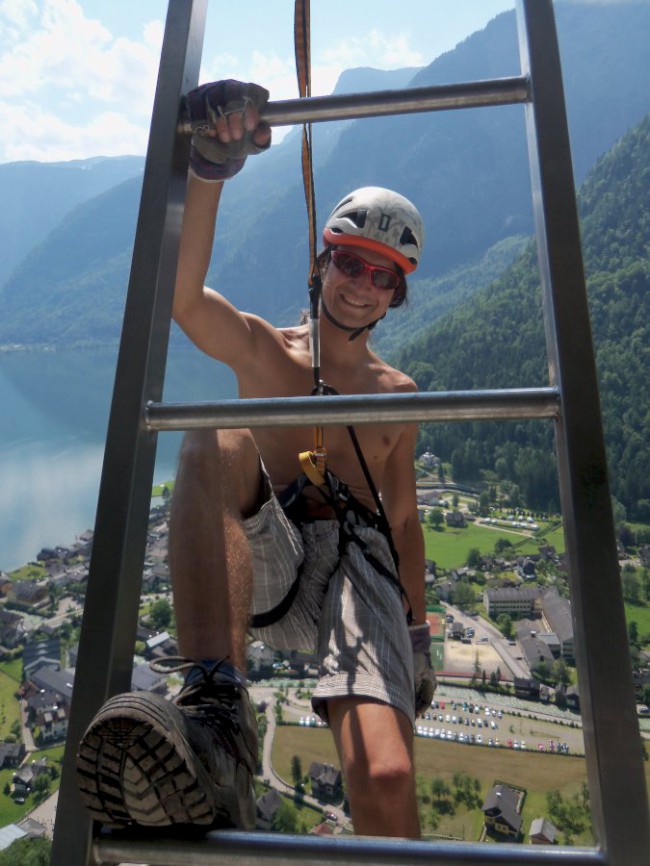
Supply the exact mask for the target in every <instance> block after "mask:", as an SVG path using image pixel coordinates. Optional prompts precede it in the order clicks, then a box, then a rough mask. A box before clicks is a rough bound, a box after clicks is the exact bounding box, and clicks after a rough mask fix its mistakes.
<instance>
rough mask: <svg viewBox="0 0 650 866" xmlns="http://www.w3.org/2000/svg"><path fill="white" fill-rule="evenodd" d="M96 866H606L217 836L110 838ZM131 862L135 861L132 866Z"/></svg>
mask: <svg viewBox="0 0 650 866" xmlns="http://www.w3.org/2000/svg"><path fill="white" fill-rule="evenodd" d="M94 850H95V854H96V857H97V861H98V862H105V861H110V862H118V863H133V862H138V863H147V866H203V864H214V863H219V864H220V866H228V864H230V866H259V864H260V863H262V862H263V863H273V864H281V866H292V864H300V866H302V864H303V863H309V864H322V866H330V864H335V866H359V864H363V863H368V864H372V866H434V864H436V866H553V864H556V866H557V863H558V862H562V863H563V864H564V866H606V860H605V857H604V854H603V852H602V851H598V850H597V849H596V848H565V847H561V846H557V845H554V846H544V845H517V844H514V843H500V844H498V845H487V844H485V843H480V842H450V841H447V840H445V839H436V841H435V842H424V841H421V840H418V841H415V840H404V839H390V838H381V839H380V838H370V837H354V838H353V837H350V838H344V837H341V836H338V837H336V838H334V839H323V838H321V837H318V836H297V835H284V834H278V833H260V832H259V831H258V832H254V833H238V832H237V831H232V830H220V831H214V832H212V833H208V834H207V835H206V836H204V837H201V838H198V839H197V838H193V839H192V838H188V839H183V840H178V839H165V838H161V837H160V836H158V837H156V836H154V835H150V836H147V837H146V838H143V837H139V838H138V839H133V837H131V838H129V837H128V836H125V835H121V834H118V833H116V832H111V833H107V834H104V835H102V836H100V837H99V838H98V839H97V840H96V841H95V844H94ZM134 857H136V858H137V860H135V861H134V859H133V858H134Z"/></svg>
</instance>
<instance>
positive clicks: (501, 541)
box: [494, 538, 513, 556]
mask: <svg viewBox="0 0 650 866" xmlns="http://www.w3.org/2000/svg"><path fill="white" fill-rule="evenodd" d="M504 550H507V551H508V552H510V551H511V550H513V545H512V541H510V539H508V538H497V540H496V541H495V542H494V552H495V553H496V555H497V556H500V555H501V554H502V553H503V552H504Z"/></svg>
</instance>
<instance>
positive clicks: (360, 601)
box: [78, 82, 435, 837]
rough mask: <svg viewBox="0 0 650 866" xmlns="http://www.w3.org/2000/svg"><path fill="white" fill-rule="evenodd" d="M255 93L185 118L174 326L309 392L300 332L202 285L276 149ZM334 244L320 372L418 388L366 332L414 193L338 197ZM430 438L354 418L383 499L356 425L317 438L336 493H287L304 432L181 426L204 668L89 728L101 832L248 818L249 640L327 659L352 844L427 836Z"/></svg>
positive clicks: (182, 585) (89, 768) (185, 607)
mask: <svg viewBox="0 0 650 866" xmlns="http://www.w3.org/2000/svg"><path fill="white" fill-rule="evenodd" d="M260 90H261V89H259V88H256V87H255V86H254V85H241V84H239V83H237V82H225V83H224V82H220V83H216V84H214V85H204V86H203V87H202V88H198V89H197V91H193V92H192V94H190V96H189V99H188V107H189V111H190V114H191V116H192V118H193V119H194V118H195V116H198V117H199V119H200V118H201V117H203V116H207V118H208V120H209V122H208V123H207V124H206V126H208V129H207V130H204V131H203V134H202V135H201V136H200V137H199V136H195V141H194V144H193V151H192V159H191V170H190V176H189V181H188V191H187V200H186V206H185V213H184V221H183V230H182V238H181V248H180V258H179V266H178V275H177V283H176V291H175V297H174V311H173V314H174V318H175V320H176V321H177V322H178V324H179V325H180V326H181V328H183V330H184V331H185V332H186V333H187V334H188V335H189V337H190V338H191V339H192V340H193V342H194V343H195V344H196V345H197V346H198V347H199V348H200V349H201V350H203V351H204V352H206V353H207V354H208V355H211V356H212V357H214V358H216V359H218V360H220V361H223V362H224V363H226V364H228V365H229V366H230V367H231V368H232V369H233V370H234V371H235V373H236V375H237V381H238V386H239V394H240V396H241V397H244V398H262V397H290V396H305V395H308V394H309V393H310V392H311V389H312V386H313V374H312V359H311V353H310V344H309V327H308V325H299V326H297V327H293V328H282V329H278V328H275V327H273V326H272V325H270V324H269V323H268V322H266V321H264V320H263V319H261V318H259V317H258V316H254V315H251V314H248V313H243V312H241V311H239V310H237V309H236V308H235V307H234V306H233V305H232V304H230V303H229V302H228V301H227V300H226V299H225V298H224V297H223V296H222V295H221V294H218V293H217V292H214V291H212V290H211V289H208V288H206V287H204V280H205V276H206V273H207V270H208V266H209V263H210V258H211V254H212V245H213V239H214V231H215V224H216V216H217V210H218V205H219V198H220V195H221V191H222V188H223V181H224V180H225V179H227V178H228V177H230V176H232V174H234V173H235V172H236V171H238V170H239V169H240V168H241V167H242V166H243V161H244V159H245V157H246V155H247V154H248V153H251V152H256V151H259V150H262V149H265V147H266V146H268V143H269V141H270V129H269V128H268V126H267V125H265V124H264V123H261V122H260V117H259V109H260V107H261V106H262V105H263V103H264V95H262V96H260ZM262 93H263V94H264V93H265V92H262ZM206 145H207V146H206ZM212 145H214V148H215V150H212V149H211V147H212ZM242 148H244V150H243V152H242ZM224 151H225V156H224ZM242 153H243V155H242ZM233 154H234V156H233ZM323 239H324V244H325V249H324V251H323V253H321V256H320V257H319V263H320V265H321V273H322V278H323V285H322V310H323V313H324V315H323V316H321V319H320V322H321V325H320V327H321V350H320V352H321V354H320V359H321V375H322V379H323V380H324V382H326V383H327V385H328V386H329V387H330V388H333V389H335V390H336V391H337V392H338V393H340V394H378V393H396V392H400V393H406V392H411V391H414V390H415V385H414V383H413V382H412V381H411V379H409V378H408V377H407V376H405V375H404V374H403V373H401V372H399V371H398V370H395V369H393V368H391V367H389V366H388V365H387V364H386V363H384V362H383V361H382V360H381V359H380V358H379V357H378V356H377V355H376V354H375V353H374V352H373V351H372V350H371V349H370V348H369V346H368V336H369V331H370V330H371V328H372V327H374V325H375V324H376V322H377V321H378V320H379V319H381V318H382V317H383V316H384V315H385V314H386V312H387V310H388V308H389V307H390V306H399V304H401V303H402V302H403V300H404V298H405V294H406V282H405V279H404V273H405V272H410V271H413V270H414V269H415V267H416V266H417V262H418V260H419V256H420V252H421V245H422V226H421V221H420V217H419V214H418V213H417V211H416V209H415V208H414V206H413V205H412V204H411V203H410V202H409V201H408V200H406V199H404V198H403V197H402V196H399V195H398V194H396V193H393V192H391V191H390V190H385V189H381V188H376V187H366V188H364V189H361V190H357V191H355V192H354V193H351V194H350V196H348V197H346V199H344V200H343V201H342V202H341V203H339V205H337V207H336V208H335V209H334V211H333V212H332V214H331V215H330V217H329V219H328V221H327V223H326V226H325V229H324V233H323ZM323 399H327V398H325V397H324V398H323ZM416 433H417V428H416V425H413V424H385V425H366V424H363V425H360V426H359V428H358V430H357V433H356V435H357V437H358V443H359V445H360V448H361V452H362V454H363V455H364V457H365V461H366V463H367V469H368V470H369V472H370V475H371V477H372V480H373V481H374V485H375V487H376V489H377V490H378V491H379V492H380V494H381V500H380V501H378V500H377V497H376V496H373V493H372V491H371V490H370V489H369V484H368V482H367V480H366V477H365V475H364V471H363V468H362V465H361V462H360V459H359V456H358V454H357V452H356V450H355V448H354V444H353V441H352V438H351V435H350V433H349V430H348V429H346V428H344V427H343V428H338V427H326V428H325V444H326V448H327V472H326V473H325V480H326V481H328V482H329V483H325V484H323V485H322V486H320V485H318V484H315V485H310V484H307V485H303V484H298V485H296V483H295V482H296V477H297V476H299V477H300V478H301V480H302V481H303V482H304V481H305V476H304V475H301V472H300V464H299V459H298V455H299V454H301V453H302V452H309V451H310V449H311V448H312V446H313V430H312V429H306V428H297V427H288V428H287V427H285V428H277V427H275V428H256V429H254V430H253V431H249V430H219V431H214V430H205V431H194V432H191V433H188V434H187V436H186V437H185V440H184V444H183V448H182V451H181V458H180V465H179V472H178V476H177V481H176V488H175V491H174V499H173V504H172V520H171V529H170V551H169V552H170V569H171V574H172V580H173V590H174V608H175V614H176V624H177V629H178V640H179V649H180V652H181V654H182V656H183V657H185V658H186V659H188V660H190V661H189V662H188V663H187V665H186V666H185V667H186V670H187V675H186V680H185V686H184V688H183V689H182V690H181V693H180V695H179V697H177V698H176V699H175V700H174V702H169V701H165V700H163V699H161V698H159V697H157V696H155V695H150V694H148V693H137V694H131V695H119V696H117V697H115V698H112V699H111V700H110V701H109V702H108V703H107V704H106V705H105V706H104V707H103V708H102V710H100V712H99V713H98V715H97V716H96V717H95V719H94V720H93V722H92V723H91V725H90V727H89V729H88V731H87V732H86V734H85V735H84V738H83V740H82V743H81V745H80V750H79V764H78V780H79V787H80V791H81V794H82V797H83V799H84V801H85V803H86V805H87V806H88V807H89V808H90V809H91V811H92V813H93V815H94V816H95V817H96V818H97V819H98V820H100V821H102V822H103V823H105V824H109V825H113V826H124V825H128V824H133V823H135V824H141V825H146V826H164V825H169V824H179V823H180V824H183V823H191V824H199V825H205V826H206V827H214V826H236V827H241V828H244V829H250V828H252V827H253V826H254V823H255V799H254V794H253V789H252V777H253V774H254V772H255V770H256V764H257V729H256V723H255V719H254V715H253V713H252V710H251V707H250V703H249V700H248V695H247V692H246V688H245V682H246V681H245V671H246V642H247V635H248V634H251V633H252V634H253V635H254V636H255V637H257V638H259V639H261V640H263V641H264V642H265V643H268V644H269V645H271V646H273V647H275V648H277V649H281V650H282V649H291V648H293V649H304V650H313V651H317V653H318V659H319V681H318V686H317V688H316V690H315V692H314V696H313V707H314V710H315V711H316V712H318V713H319V714H320V715H321V716H322V717H323V718H324V719H325V720H326V721H327V722H328V724H329V726H330V728H331V730H332V733H333V736H334V740H335V744H336V748H337V750H338V754H339V758H340V761H341V766H342V770H343V774H344V779H345V784H346V788H347V792H348V797H349V803H350V809H351V814H352V820H353V823H354V827H355V831H356V832H357V833H359V834H365V835H391V836H405V837H417V836H418V835H419V822H418V816H417V804H416V797H415V778H414V770H413V754H412V745H413V721H414V717H415V713H416V711H419V710H421V709H424V707H425V706H428V705H429V703H430V701H431V698H432V696H433V689H434V686H435V677H434V676H433V672H432V670H431V665H430V659H429V642H430V636H429V629H428V625H427V624H426V618H425V603H424V545H423V537H422V531H421V527H420V523H419V519H418V513H417V508H416V498H415V475H414V465H413V457H414V453H413V452H414V447H415V441H416ZM338 479H340V480H341V481H343V482H345V484H340V483H339V481H338ZM316 480H317V481H318V479H316ZM279 500H280V501H279ZM289 500H293V501H289ZM280 502H281V504H280ZM382 510H383V512H384V513H383V515H382V513H381V512H382ZM391 537H392V543H391V540H390V539H391ZM394 554H395V556H394ZM395 559H397V560H398V562H399V571H398V570H397V566H396V563H395ZM407 611H408V615H407ZM97 779H99V780H100V781H99V782H97V781H94V780H97Z"/></svg>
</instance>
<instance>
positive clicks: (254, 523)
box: [244, 494, 415, 721]
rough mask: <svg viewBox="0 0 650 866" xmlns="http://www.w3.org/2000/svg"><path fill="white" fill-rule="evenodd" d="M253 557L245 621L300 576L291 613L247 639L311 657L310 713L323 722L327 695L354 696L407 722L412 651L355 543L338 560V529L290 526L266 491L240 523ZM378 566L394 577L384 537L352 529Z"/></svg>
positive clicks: (388, 591)
mask: <svg viewBox="0 0 650 866" xmlns="http://www.w3.org/2000/svg"><path fill="white" fill-rule="evenodd" d="M244 531H245V533H246V537H247V539H248V543H249V545H250V548H251V553H252V557H253V568H254V575H255V577H254V589H253V605H252V614H260V613H265V612H267V611H269V610H272V609H273V608H274V607H276V605H278V604H279V603H280V602H281V601H282V599H283V598H284V597H285V596H286V594H287V593H288V592H289V590H290V589H291V587H292V585H293V583H294V581H295V579H296V575H297V574H298V569H301V575H300V579H299V583H298V589H297V593H296V596H295V598H294V600H293V602H292V604H291V607H290V608H289V609H288V611H287V612H286V613H285V614H284V616H283V617H282V618H281V619H279V620H278V621H277V622H274V623H272V624H271V625H267V626H265V627H262V628H254V629H251V634H252V635H253V636H254V637H255V638H256V639H258V640H261V641H262V642H263V643H266V644H268V645H269V646H271V647H273V648H274V649H277V650H306V651H308V652H315V653H316V654H317V658H318V671H319V679H318V685H317V687H316V690H315V691H314V694H313V697H312V705H313V707H314V711H315V712H317V713H319V715H321V716H322V717H323V718H324V719H326V718H327V706H326V702H327V700H328V699H329V698H336V697H349V696H359V697H367V698H369V699H371V700H377V701H381V702H383V703H386V704H389V705H390V706H393V707H396V708H398V709H400V710H402V711H403V712H404V713H405V714H406V715H407V717H408V718H409V719H410V720H411V721H413V720H414V705H415V699H414V687H413V653H412V650H411V641H410V638H409V634H408V628H407V625H406V616H405V614H404V610H403V606H402V600H401V597H400V592H399V590H398V588H397V587H396V586H395V585H394V584H393V583H392V582H391V581H390V580H388V579H387V578H386V577H385V576H383V575H381V574H380V573H378V572H377V571H376V570H375V569H374V568H373V567H372V565H371V564H370V563H369V562H368V560H367V559H366V558H365V557H364V555H363V551H362V549H361V548H360V547H359V545H357V544H355V543H354V542H350V543H348V544H347V545H346V547H345V549H344V552H343V555H342V556H341V557H340V558H339V524H338V522H337V521H336V520H317V521H314V522H310V523H305V524H303V525H301V526H300V527H298V526H296V525H295V524H294V523H292V522H291V521H290V520H289V519H288V518H287V516H286V515H285V513H284V511H283V510H282V508H281V506H280V504H279V502H278V500H277V499H276V497H275V496H274V495H273V494H271V495H270V497H269V499H267V501H266V502H265V503H264V504H263V505H262V507H261V509H260V510H259V511H258V512H257V514H255V515H253V516H252V517H250V518H247V519H246V520H245V521H244ZM354 532H355V534H358V536H359V537H360V538H361V539H362V541H363V542H365V544H366V545H367V547H368V549H369V550H370V551H371V552H372V556H373V557H375V558H376V559H377V560H379V562H381V564H382V565H383V566H384V567H385V568H387V569H389V570H390V571H391V573H394V572H395V566H394V563H393V559H392V556H391V553H390V549H389V546H388V542H387V540H386V538H385V536H384V535H383V534H382V533H380V532H379V531H378V530H376V529H373V528H369V527H359V526H355V527H354Z"/></svg>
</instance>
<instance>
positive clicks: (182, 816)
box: [77, 693, 255, 829]
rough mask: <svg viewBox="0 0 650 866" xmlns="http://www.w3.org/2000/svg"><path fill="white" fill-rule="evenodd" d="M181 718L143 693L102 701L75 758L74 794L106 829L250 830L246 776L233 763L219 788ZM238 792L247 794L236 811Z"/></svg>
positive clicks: (154, 698) (170, 705) (167, 702)
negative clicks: (184, 827)
mask: <svg viewBox="0 0 650 866" xmlns="http://www.w3.org/2000/svg"><path fill="white" fill-rule="evenodd" d="M182 722H183V719H182V714H181V713H180V711H179V710H177V709H176V707H174V706H173V704H171V703H170V702H169V701H166V700H164V699H162V698H158V697H157V696H155V695H150V694H147V693H143V694H142V695H140V694H137V693H136V694H126V695H118V696H117V697H115V698H112V699H111V700H110V701H108V702H107V703H106V704H105V705H104V707H103V708H102V710H100V712H99V713H98V714H97V716H96V717H95V719H94V720H93V722H92V723H91V725H90V727H89V728H88V730H87V731H86V733H85V734H84V737H83V739H82V741H81V743H80V745H79V753H78V759H77V783H78V787H79V792H80V794H81V798H82V800H83V802H84V804H85V805H86V807H87V808H88V809H89V810H90V812H91V814H92V816H93V817H94V818H95V820H97V821H100V822H101V823H102V824H105V825H107V826H109V827H126V826H129V825H131V824H139V825H143V826H149V827H164V826H169V825H172V824H194V825H196V824H198V825H203V826H206V827H208V826H210V827H240V828H242V829H250V828H251V823H250V821H251V808H250V804H251V800H252V803H254V799H252V794H251V782H252V780H251V779H250V778H245V776H246V775H248V774H247V773H246V772H245V771H244V768H243V767H241V766H239V765H238V766H237V771H236V778H235V779H234V780H233V779H230V780H229V783H228V784H224V785H223V786H220V785H219V780H215V779H213V778H211V777H210V776H209V775H208V773H207V771H206V769H205V768H204V767H203V765H202V764H201V763H200V761H199V760H198V759H197V757H196V755H195V754H194V752H193V751H192V749H191V747H190V746H189V744H188V743H187V741H186V740H185V738H184V737H183V735H182V727H183V724H182ZM242 773H243V775H242ZM233 782H234V783H235V784H234V785H233ZM242 783H243V785H244V786H245V787H244V788H243V789H242ZM237 791H243V792H247V794H248V796H246V794H245V795H244V804H243V806H244V807H243V808H240V798H238V796H237ZM246 800H248V802H245V801H246ZM254 820H255V810H254V807H253V809H252V821H253V823H254Z"/></svg>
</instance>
